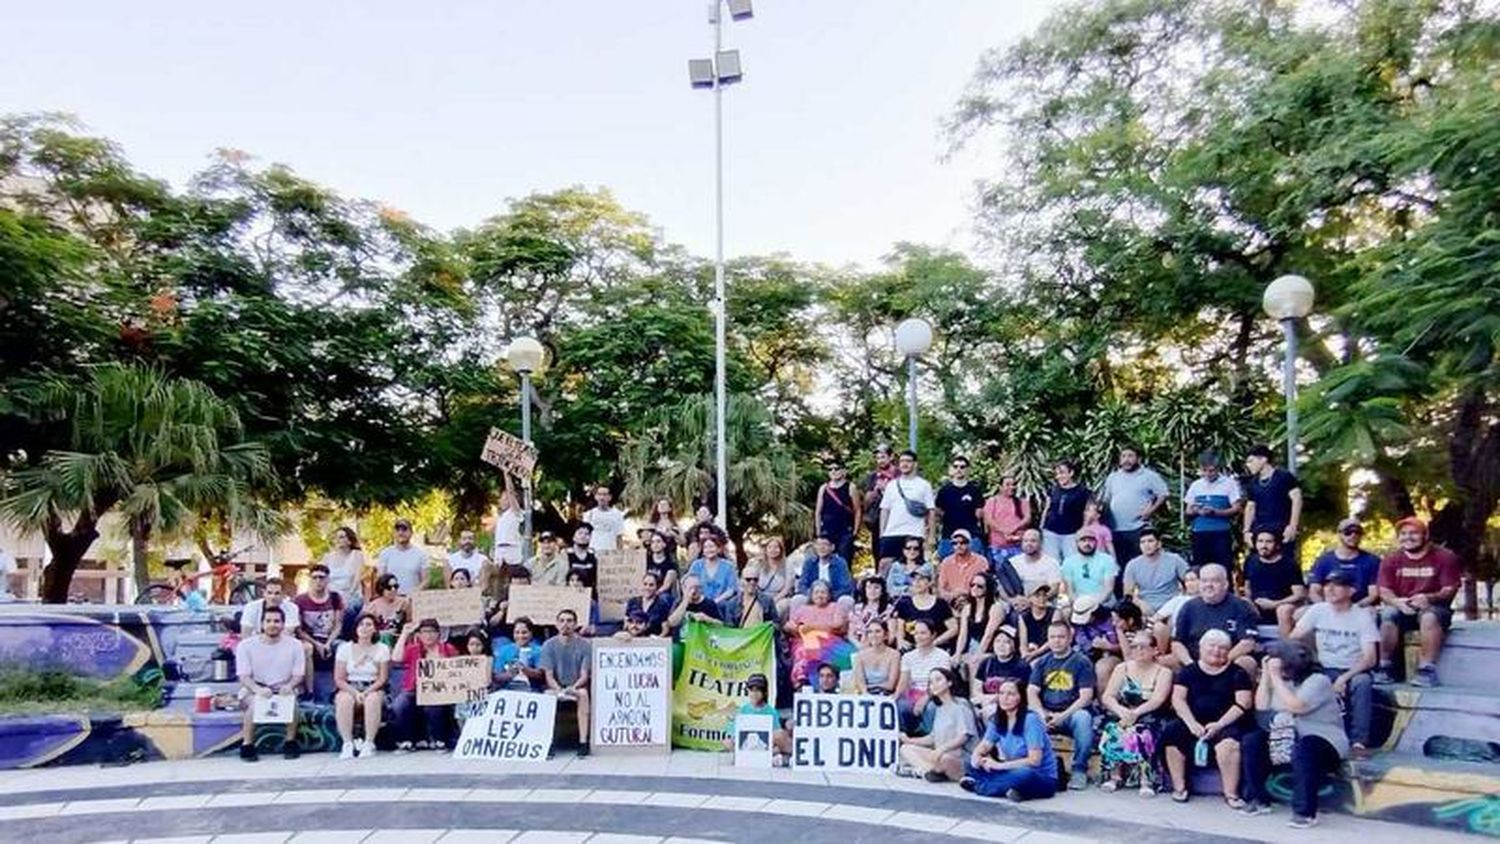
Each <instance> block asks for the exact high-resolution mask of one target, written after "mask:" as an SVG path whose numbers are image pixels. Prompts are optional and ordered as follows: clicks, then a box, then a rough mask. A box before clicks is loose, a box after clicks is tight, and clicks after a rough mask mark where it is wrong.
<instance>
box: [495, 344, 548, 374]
mask: <svg viewBox="0 0 1500 844" xmlns="http://www.w3.org/2000/svg"><path fill="white" fill-rule="evenodd" d="M505 362H506V363H508V364H510V368H511V369H514V370H515V371H517V372H525V373H528V374H533V373H538V372H541V371H542V368H543V367H544V366H546V364H547V350H546V349H545V348H543V347H542V344H541V343H539V342H537V339H536V338H535V337H517V338H516V339H514V340H512V341H510V345H509V346H508V347H506V349H505Z"/></svg>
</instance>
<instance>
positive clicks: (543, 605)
mask: <svg viewBox="0 0 1500 844" xmlns="http://www.w3.org/2000/svg"><path fill="white" fill-rule="evenodd" d="M593 603H594V601H593V598H592V596H590V595H589V589H588V587H586V586H543V585H542V584H540V583H527V584H519V583H518V584H515V585H513V586H511V587H510V603H509V604H508V605H507V606H506V608H505V620H506V621H508V622H514V621H515V620H516V619H518V618H521V617H522V616H525V617H526V618H529V619H531V620H532V621H533V622H534V623H536V624H540V625H543V626H547V627H551V626H553V625H555V624H557V614H558V613H559V612H561V611H563V610H565V609H568V610H572V611H573V612H575V613H577V615H578V624H579V626H580V627H582V626H586V625H587V624H588V623H589V607H591V606H592V605H593Z"/></svg>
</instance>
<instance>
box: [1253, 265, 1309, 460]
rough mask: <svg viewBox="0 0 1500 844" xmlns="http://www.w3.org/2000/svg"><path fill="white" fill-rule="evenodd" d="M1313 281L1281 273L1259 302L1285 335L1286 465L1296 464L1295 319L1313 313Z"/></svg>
mask: <svg viewBox="0 0 1500 844" xmlns="http://www.w3.org/2000/svg"><path fill="white" fill-rule="evenodd" d="M1313 299H1314V292H1313V286H1312V282H1310V281H1308V280H1307V279H1305V278H1303V277H1302V276H1300V275H1284V276H1282V277H1280V278H1278V279H1276V280H1275V281H1273V282H1271V283H1270V284H1268V285H1266V292H1265V295H1264V296H1262V297H1261V306H1262V307H1263V308H1265V310H1266V313H1267V314H1269V315H1270V316H1271V318H1272V319H1274V320H1276V321H1278V322H1280V323H1281V333H1282V336H1284V337H1285V338H1286V361H1285V362H1284V363H1283V364H1282V368H1281V391H1282V393H1283V395H1284V396H1285V398H1286V468H1287V471H1289V472H1291V471H1295V470H1296V468H1297V320H1299V319H1304V318H1305V317H1306V316H1307V315H1308V314H1310V313H1312V307H1313Z"/></svg>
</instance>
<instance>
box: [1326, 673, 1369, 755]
mask: <svg viewBox="0 0 1500 844" xmlns="http://www.w3.org/2000/svg"><path fill="white" fill-rule="evenodd" d="M1323 673H1324V674H1326V675H1328V679H1330V680H1337V679H1338V678H1339V675H1340V674H1343V673H1344V672H1342V671H1340V670H1338V669H1337V668H1325V669H1323ZM1374 683H1375V681H1374V680H1373V679H1372V678H1371V677H1370V672H1368V671H1362V672H1360V673H1359V674H1356V675H1354V676H1353V677H1350V678H1349V684H1348V685H1347V686H1345V687H1344V703H1345V708H1344V721H1345V723H1347V724H1348V725H1349V743H1350V744H1363V745H1365V746H1369V744H1370V720H1371V718H1372V717H1373V713H1374V711H1375V685H1374Z"/></svg>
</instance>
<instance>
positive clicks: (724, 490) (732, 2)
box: [688, 0, 755, 527]
mask: <svg viewBox="0 0 1500 844" xmlns="http://www.w3.org/2000/svg"><path fill="white" fill-rule="evenodd" d="M726 6H727V7H728V9H729V16H730V17H731V18H733V19H734V20H737V21H740V20H748V19H749V18H751V17H754V15H755V13H754V11H753V10H752V9H751V7H750V0H713V2H711V3H709V5H708V22H709V23H711V24H713V27H714V54H713V58H709V59H692V60H690V61H689V62H688V78H689V80H690V81H691V82H692V85H693V87H694V88H712V89H713V92H714V304H713V309H714V462H715V467H714V487H715V490H716V492H717V500H716V501H715V503H716V504H717V507H715V510H714V522H715V523H716V524H718V525H719V527H725V526H726V511H727V510H728V506H729V487H728V480H727V466H728V462H729V456H728V452H729V448H728V444H727V443H726V441H725V434H724V416H725V414H726V413H727V412H728V405H729V398H728V386H727V383H726V374H725V345H726V341H725V337H724V333H725V322H726V321H727V320H728V319H729V302H728V299H727V298H726V296H725V292H724V86H725V85H732V84H734V83H736V82H739V81H740V80H741V79H743V78H744V73H743V72H742V71H741V69H740V51H739V50H725V49H724V24H723V20H724V15H723V12H724V8H725V7H726Z"/></svg>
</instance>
